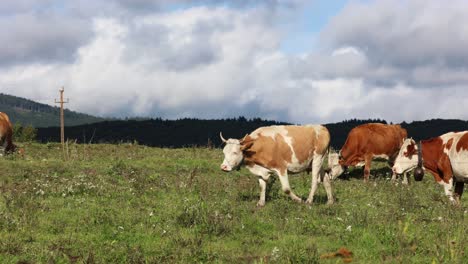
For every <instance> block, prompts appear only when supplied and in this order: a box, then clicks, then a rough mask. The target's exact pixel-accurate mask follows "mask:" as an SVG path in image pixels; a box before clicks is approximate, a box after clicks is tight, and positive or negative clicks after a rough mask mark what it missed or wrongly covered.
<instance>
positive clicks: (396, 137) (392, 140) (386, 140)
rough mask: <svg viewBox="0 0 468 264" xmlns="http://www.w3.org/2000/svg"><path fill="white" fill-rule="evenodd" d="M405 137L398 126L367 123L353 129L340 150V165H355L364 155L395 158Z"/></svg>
mask: <svg viewBox="0 0 468 264" xmlns="http://www.w3.org/2000/svg"><path fill="white" fill-rule="evenodd" d="M406 137H407V132H406V129H404V128H401V126H400V125H385V124H380V123H369V124H364V125H360V126H357V127H355V128H353V129H352V130H351V131H350V132H349V134H348V138H347V139H346V142H345V144H344V145H343V148H342V149H341V157H342V160H343V164H342V165H347V166H349V165H356V163H358V162H360V161H362V160H363V159H364V157H365V156H366V155H372V156H379V155H382V156H386V157H393V156H395V155H396V154H397V153H398V151H399V149H400V147H401V144H402V143H403V139H404V138H406Z"/></svg>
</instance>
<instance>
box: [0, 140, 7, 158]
mask: <svg viewBox="0 0 468 264" xmlns="http://www.w3.org/2000/svg"><path fill="white" fill-rule="evenodd" d="M0 146H2V150H1V153H0V156H3V155H5V154H6V149H7V140H6V139H5V138H4V137H1V136H0Z"/></svg>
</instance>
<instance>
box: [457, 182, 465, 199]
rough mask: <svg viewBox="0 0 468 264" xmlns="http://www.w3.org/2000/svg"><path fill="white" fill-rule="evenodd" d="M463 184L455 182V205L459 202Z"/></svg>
mask: <svg viewBox="0 0 468 264" xmlns="http://www.w3.org/2000/svg"><path fill="white" fill-rule="evenodd" d="M464 185H465V183H464V182H458V181H457V182H455V194H456V195H455V200H456V201H457V204H460V202H461V197H462V194H463V187H464Z"/></svg>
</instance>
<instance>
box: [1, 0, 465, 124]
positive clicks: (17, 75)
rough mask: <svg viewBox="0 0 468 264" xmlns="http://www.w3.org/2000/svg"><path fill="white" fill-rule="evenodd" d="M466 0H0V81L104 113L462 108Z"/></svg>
mask: <svg viewBox="0 0 468 264" xmlns="http://www.w3.org/2000/svg"><path fill="white" fill-rule="evenodd" d="M467 14H468V2H467V1H465V0H452V1H449V2H447V1H442V0H440V1H432V0H411V1H410V0H402V1H399V0H388V1H386V0H382V1H372V0H365V1H364V0H361V1H344V0H338V1H327V0H317V1H314V0H231V1H227V0H226V1H215V0H211V1H210V0H206V1H189V0H101V1H98V0H74V1H63V0H2V4H1V5H0V43H1V45H0V92H2V93H7V94H12V95H16V96H21V97H26V98H29V99H32V100H36V101H39V102H42V103H47V104H53V101H54V99H55V98H57V95H58V89H59V88H60V87H61V86H64V87H65V93H66V95H65V96H66V97H69V98H70V103H69V104H68V105H67V106H68V107H69V108H70V109H72V110H75V111H81V112H85V113H89V114H93V115H99V116H106V117H135V116H144V117H162V118H168V119H175V118H181V117H197V118H224V117H237V116H241V115H242V116H246V117H261V118H267V119H275V120H281V121H289V122H294V123H329V122H336V121H341V120H344V119H350V118H383V119H386V120H388V121H393V122H401V121H412V120H425V119H430V118H458V119H468V111H467V105H468V48H467V47H468V15H467Z"/></svg>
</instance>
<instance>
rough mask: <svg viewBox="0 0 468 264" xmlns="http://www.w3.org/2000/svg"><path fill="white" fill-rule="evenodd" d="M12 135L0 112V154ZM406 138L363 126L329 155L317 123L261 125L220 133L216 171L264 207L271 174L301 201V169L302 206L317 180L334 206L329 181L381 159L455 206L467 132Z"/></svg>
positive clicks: (466, 176) (466, 159)
mask: <svg viewBox="0 0 468 264" xmlns="http://www.w3.org/2000/svg"><path fill="white" fill-rule="evenodd" d="M12 136H13V127H12V124H11V122H10V119H9V118H8V116H7V115H6V114H5V113H2V112H0V146H1V147H2V148H3V152H2V153H0V154H9V153H12V152H14V151H16V150H17V147H16V145H15V144H13V142H12ZM407 136H408V135H407V132H406V130H405V129H404V128H402V127H401V126H400V125H385V124H379V123H369V124H364V125H360V126H357V127H355V128H353V129H352V130H351V131H350V132H349V134H348V137H347V139H346V142H345V143H344V145H343V147H342V148H341V150H340V152H339V153H334V152H331V151H330V139H331V138H330V133H329V132H328V129H327V128H326V127H325V126H322V125H304V126H295V125H290V126H268V127H260V128H258V129H256V130H255V131H253V132H252V133H250V134H247V135H246V136H245V137H243V138H242V139H232V138H229V139H225V138H224V137H223V135H222V134H221V133H220V137H221V140H222V141H223V142H224V143H225V146H224V149H223V153H224V161H223V163H222V164H221V169H222V170H223V171H226V172H229V171H232V170H234V169H239V168H240V166H245V167H246V168H247V169H248V170H249V171H250V172H251V173H252V174H254V175H256V176H258V182H259V185H260V199H259V201H258V203H257V205H258V206H264V205H265V193H266V187H267V181H268V179H269V178H270V176H271V175H273V174H276V175H277V176H278V178H279V179H280V182H281V188H282V190H283V191H284V193H286V194H287V195H289V197H291V199H293V200H294V201H297V202H302V199H301V198H300V197H298V196H297V195H296V194H295V193H294V192H293V191H292V189H291V187H290V185H289V179H288V177H289V174H294V173H299V172H304V171H307V172H311V176H312V181H311V187H310V193H309V196H308V198H307V200H306V201H305V202H306V203H308V204H311V203H312V202H313V199H314V194H315V192H316V191H317V187H318V184H319V183H320V182H322V183H323V185H324V187H325V190H326V192H327V197H328V204H333V203H334V198H333V192H332V180H334V179H335V178H337V177H338V176H340V175H341V174H342V173H343V172H345V171H346V169H347V167H348V166H364V181H365V182H367V181H368V180H369V175H370V166H371V161H372V160H373V159H374V158H383V159H386V160H388V162H389V164H390V166H392V171H393V175H392V180H395V179H396V176H397V175H403V177H404V179H403V183H404V184H407V183H408V179H407V176H406V174H407V172H409V171H410V170H413V169H414V171H415V173H414V176H415V180H416V181H420V180H422V178H423V175H424V170H426V171H428V172H430V173H431V174H432V175H433V176H434V179H435V180H436V182H438V183H439V184H440V185H442V186H443V188H444V192H445V195H446V196H447V197H448V199H449V200H450V201H451V202H452V203H454V204H459V203H460V198H461V196H462V193H463V188H464V182H466V181H468V131H464V132H450V133H446V134H443V135H441V136H438V137H434V138H431V139H427V140H421V141H419V142H416V141H415V140H413V139H412V138H407ZM20 151H21V152H22V150H20ZM327 155H328V166H327V168H326V169H324V168H323V166H322V165H323V162H324V160H325V158H326V157H327ZM454 192H455V194H454Z"/></svg>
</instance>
